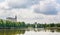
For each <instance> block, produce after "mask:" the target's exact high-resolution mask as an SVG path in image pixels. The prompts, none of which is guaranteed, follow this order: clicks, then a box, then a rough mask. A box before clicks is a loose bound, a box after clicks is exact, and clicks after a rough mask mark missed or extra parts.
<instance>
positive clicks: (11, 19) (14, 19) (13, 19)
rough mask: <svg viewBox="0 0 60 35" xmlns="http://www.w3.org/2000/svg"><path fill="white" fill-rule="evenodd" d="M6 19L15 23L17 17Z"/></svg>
mask: <svg viewBox="0 0 60 35" xmlns="http://www.w3.org/2000/svg"><path fill="white" fill-rule="evenodd" d="M6 19H7V20H9V21H13V22H17V16H15V18H12V17H7V18H6Z"/></svg>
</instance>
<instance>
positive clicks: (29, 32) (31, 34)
mask: <svg viewBox="0 0 60 35" xmlns="http://www.w3.org/2000/svg"><path fill="white" fill-rule="evenodd" d="M0 35H60V29H42V28H39V29H0Z"/></svg>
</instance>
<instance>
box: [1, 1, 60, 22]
mask: <svg viewBox="0 0 60 35" xmlns="http://www.w3.org/2000/svg"><path fill="white" fill-rule="evenodd" d="M15 15H17V17H18V19H17V20H18V21H24V22H26V23H34V22H39V23H52V22H54V23H59V22H60V0H0V18H2V19H6V17H14V16H15Z"/></svg>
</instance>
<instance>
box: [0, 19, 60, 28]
mask: <svg viewBox="0 0 60 35" xmlns="http://www.w3.org/2000/svg"><path fill="white" fill-rule="evenodd" d="M36 25H37V27H36ZM47 27H60V23H48V24H46V23H45V24H40V23H37V22H35V23H32V24H30V23H28V24H26V23H25V22H12V21H8V20H2V19H0V28H47Z"/></svg>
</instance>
